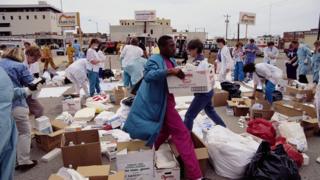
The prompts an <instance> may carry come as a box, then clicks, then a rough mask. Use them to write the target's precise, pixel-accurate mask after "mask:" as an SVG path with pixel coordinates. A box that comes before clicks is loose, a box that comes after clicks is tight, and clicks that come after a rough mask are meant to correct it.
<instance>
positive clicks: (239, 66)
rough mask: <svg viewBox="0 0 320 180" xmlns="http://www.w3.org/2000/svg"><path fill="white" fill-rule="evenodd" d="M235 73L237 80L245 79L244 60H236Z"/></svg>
mask: <svg viewBox="0 0 320 180" xmlns="http://www.w3.org/2000/svg"><path fill="white" fill-rule="evenodd" d="M233 75H234V80H235V81H243V80H244V72H243V62H242V61H238V62H236V64H235V67H234V74H233Z"/></svg>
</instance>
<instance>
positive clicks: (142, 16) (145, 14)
mask: <svg viewBox="0 0 320 180" xmlns="http://www.w3.org/2000/svg"><path fill="white" fill-rule="evenodd" d="M134 15H135V20H136V21H156V20H157V16H156V11H155V10H148V11H135V12H134Z"/></svg>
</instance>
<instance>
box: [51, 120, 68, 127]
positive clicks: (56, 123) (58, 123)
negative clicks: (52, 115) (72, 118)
mask: <svg viewBox="0 0 320 180" xmlns="http://www.w3.org/2000/svg"><path fill="white" fill-rule="evenodd" d="M51 125H52V127H53V128H57V129H64V128H65V127H67V126H68V125H67V124H66V123H64V122H62V121H60V120H52V121H51Z"/></svg>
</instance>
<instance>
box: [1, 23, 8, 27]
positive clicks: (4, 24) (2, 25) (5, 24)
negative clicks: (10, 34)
mask: <svg viewBox="0 0 320 180" xmlns="http://www.w3.org/2000/svg"><path fill="white" fill-rule="evenodd" d="M0 27H10V23H0Z"/></svg>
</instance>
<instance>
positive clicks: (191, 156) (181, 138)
mask: <svg viewBox="0 0 320 180" xmlns="http://www.w3.org/2000/svg"><path fill="white" fill-rule="evenodd" d="M169 135H171V138H172V139H171V140H172V142H173V144H174V145H175V146H176V147H177V150H178V152H179V154H180V156H181V159H182V161H183V163H184V167H185V169H186V177H187V179H190V180H196V179H198V178H201V177H202V174H201V170H200V166H199V162H198V160H197V158H196V154H195V152H194V147H193V143H192V140H191V136H190V132H189V131H188V129H187V128H186V126H185V125H184V123H183V121H182V119H181V117H180V116H179V114H178V112H177V110H176V109H175V101H174V96H173V95H172V94H169V95H168V100H167V109H166V114H165V119H164V123H163V127H162V129H161V131H160V134H159V137H158V139H157V140H156V143H155V148H156V149H158V148H159V147H160V145H161V144H163V143H164V142H165V141H166V140H167V139H168V137H169Z"/></svg>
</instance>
